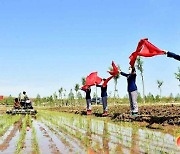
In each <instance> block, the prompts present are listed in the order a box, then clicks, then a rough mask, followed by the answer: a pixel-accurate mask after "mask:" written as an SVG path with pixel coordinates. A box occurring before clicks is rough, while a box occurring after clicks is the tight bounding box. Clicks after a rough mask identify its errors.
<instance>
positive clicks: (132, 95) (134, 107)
mask: <svg viewBox="0 0 180 154" xmlns="http://www.w3.org/2000/svg"><path fill="white" fill-rule="evenodd" d="M120 74H121V75H122V76H125V77H127V83H128V86H127V91H128V93H129V101H130V109H131V115H133V116H137V114H138V104H137V97H138V91H137V86H136V70H135V68H134V67H129V74H126V73H124V72H121V71H120Z"/></svg>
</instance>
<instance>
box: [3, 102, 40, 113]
mask: <svg viewBox="0 0 180 154" xmlns="http://www.w3.org/2000/svg"><path fill="white" fill-rule="evenodd" d="M6 113H7V114H12V115H14V114H30V115H35V114H37V111H36V110H35V109H34V108H33V106H32V102H31V101H30V100H26V101H22V102H20V106H18V107H15V106H14V107H13V108H12V109H10V110H7V111H6Z"/></svg>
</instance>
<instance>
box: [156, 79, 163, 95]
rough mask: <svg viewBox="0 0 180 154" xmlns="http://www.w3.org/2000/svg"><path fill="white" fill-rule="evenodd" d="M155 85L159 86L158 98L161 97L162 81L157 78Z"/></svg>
mask: <svg viewBox="0 0 180 154" xmlns="http://www.w3.org/2000/svg"><path fill="white" fill-rule="evenodd" d="M157 85H158V88H159V94H160V98H161V86H162V85H163V81H160V80H157Z"/></svg>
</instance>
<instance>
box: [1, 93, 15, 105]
mask: <svg viewBox="0 0 180 154" xmlns="http://www.w3.org/2000/svg"><path fill="white" fill-rule="evenodd" d="M0 104H4V105H14V98H13V97H12V96H11V95H9V97H8V98H5V99H3V100H1V101H0Z"/></svg>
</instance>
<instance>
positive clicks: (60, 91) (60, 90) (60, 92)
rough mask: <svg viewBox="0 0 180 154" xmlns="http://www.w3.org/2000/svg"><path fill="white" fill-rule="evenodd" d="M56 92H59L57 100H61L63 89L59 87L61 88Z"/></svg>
mask: <svg viewBox="0 0 180 154" xmlns="http://www.w3.org/2000/svg"><path fill="white" fill-rule="evenodd" d="M58 92H59V99H61V100H62V92H63V87H61V88H60V89H59V90H58Z"/></svg>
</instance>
